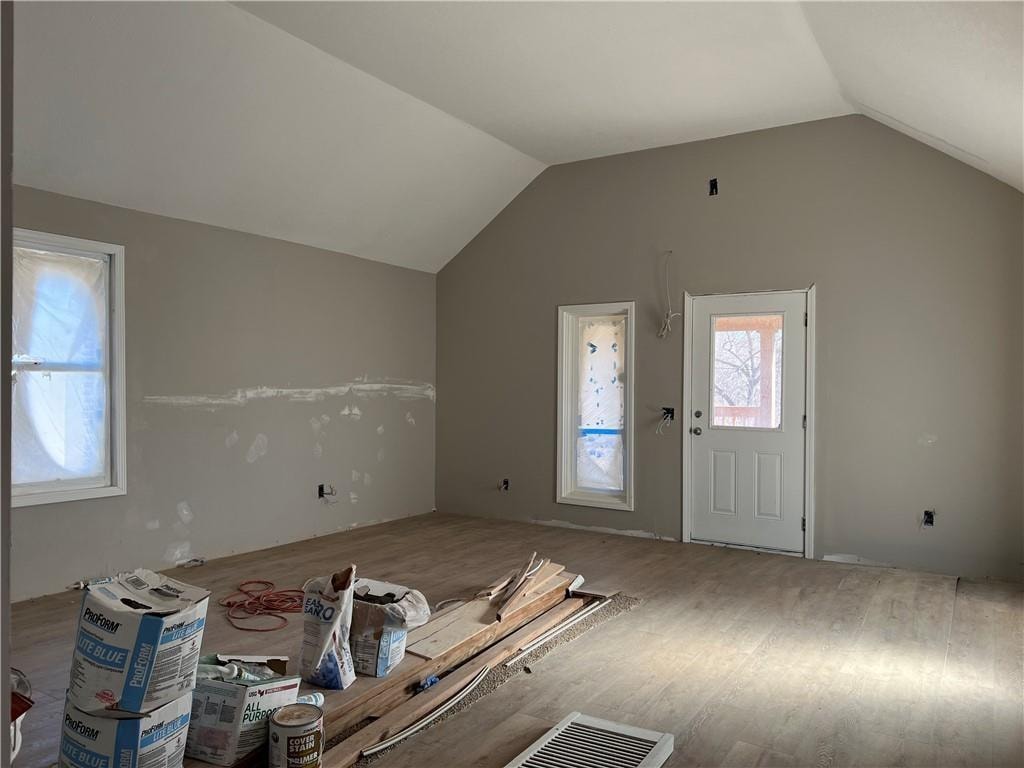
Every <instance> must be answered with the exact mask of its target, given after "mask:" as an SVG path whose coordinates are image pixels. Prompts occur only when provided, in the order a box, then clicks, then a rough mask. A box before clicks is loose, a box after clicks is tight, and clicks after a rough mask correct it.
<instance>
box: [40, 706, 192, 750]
mask: <svg viewBox="0 0 1024 768" xmlns="http://www.w3.org/2000/svg"><path fill="white" fill-rule="evenodd" d="M191 711H192V696H191V695H189V694H186V695H185V696H182V697H181V698H180V699H177V700H175V701H172V702H171V703H170V704H165V705H164V706H162V707H160V708H159V709H155V710H153V711H152V712H150V713H149V714H147V715H125V714H124V713H122V714H121V717H117V718H114V717H109V716H106V717H96V716H94V715H89V714H86V713H85V712H81V711H79V710H77V709H75V707H74V706H73V705H72V704H71V702H70V701H69V702H67V704H66V705H65V707H64V719H63V721H62V723H61V736H60V760H59V761H58V765H59V766H60V768H121V767H122V766H144V767H145V768H181V763H182V758H183V757H184V754H185V737H186V733H187V732H188V722H189V713H190V712H191Z"/></svg>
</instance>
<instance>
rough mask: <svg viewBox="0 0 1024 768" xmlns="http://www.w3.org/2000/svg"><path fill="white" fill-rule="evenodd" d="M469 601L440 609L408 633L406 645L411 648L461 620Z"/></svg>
mask: <svg viewBox="0 0 1024 768" xmlns="http://www.w3.org/2000/svg"><path fill="white" fill-rule="evenodd" d="M468 602H471V601H468ZM468 602H466V603H459V604H458V605H455V604H452V605H450V606H447V607H446V608H445V609H444V610H442V611H438V612H437V613H435V614H434V615H433V616H431V617H430V621H428V622H427V623H426V624H424V625H423V626H421V627H416V629H413V630H410V631H409V634H408V635H406V638H405V647H406V648H411V647H412V646H413V645H415V644H416V643H418V642H419V641H420V640H425V639H426V638H428V637H430V636H431V635H434V634H437V633H438V632H440V631H441V630H442V629H444V628H445V627H447V626H449V625H450V624H452V623H453V622H456V621H459V620H460V618H461V617H462V615H463V614H464V613H465V610H466V606H467V604H468Z"/></svg>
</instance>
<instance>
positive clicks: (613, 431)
mask: <svg viewBox="0 0 1024 768" xmlns="http://www.w3.org/2000/svg"><path fill="white" fill-rule="evenodd" d="M580 434H581V435H621V434H622V430H621V429H583V428H581V429H580Z"/></svg>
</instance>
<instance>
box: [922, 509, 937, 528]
mask: <svg viewBox="0 0 1024 768" xmlns="http://www.w3.org/2000/svg"><path fill="white" fill-rule="evenodd" d="M934 525H935V510H934V509H926V510H925V511H924V514H923V515H922V516H921V526H922V527H924V528H932V527H934Z"/></svg>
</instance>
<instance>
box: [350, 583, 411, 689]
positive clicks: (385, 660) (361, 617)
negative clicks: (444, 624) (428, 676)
mask: <svg viewBox="0 0 1024 768" xmlns="http://www.w3.org/2000/svg"><path fill="white" fill-rule="evenodd" d="M354 587H355V599H354V601H353V603H352V627H351V629H350V631H349V646H350V647H351V649H352V659H353V662H354V664H355V668H356V672H358V673H360V674H362V675H371V676H373V677H385V676H386V675H387V674H388V673H389V672H390V671H391V670H392V669H394V668H395V667H396V666H398V664H399V663H400V662H401V661H402V659H403V658H404V657H405V641H406V637H407V636H408V630H409V628H411V627H417V626H420V625H421V624H424V623H426V621H427V619H428V618H429V617H430V607H429V606H428V605H427V601H426V598H424V597H423V595H422V594H421V593H420V592H417V591H416V590H414V589H409V588H408V587H403V586H401V585H400V584H391V583H389V582H386V581H376V580H374V579H356V581H355V585H354Z"/></svg>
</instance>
